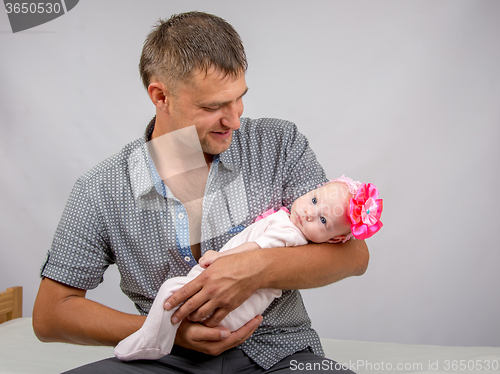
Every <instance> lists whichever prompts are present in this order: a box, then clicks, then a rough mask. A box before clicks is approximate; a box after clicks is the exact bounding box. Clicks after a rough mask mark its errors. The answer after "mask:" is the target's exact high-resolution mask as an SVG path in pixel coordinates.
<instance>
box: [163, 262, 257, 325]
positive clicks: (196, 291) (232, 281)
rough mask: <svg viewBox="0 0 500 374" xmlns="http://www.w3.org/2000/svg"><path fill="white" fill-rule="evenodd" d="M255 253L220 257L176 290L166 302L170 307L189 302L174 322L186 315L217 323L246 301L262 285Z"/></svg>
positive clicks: (178, 311) (181, 308)
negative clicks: (254, 259) (254, 256)
mask: <svg viewBox="0 0 500 374" xmlns="http://www.w3.org/2000/svg"><path fill="white" fill-rule="evenodd" d="M247 257H253V252H245V253H239V254H234V255H228V256H221V257H219V258H218V259H217V261H214V263H213V264H212V265H210V266H209V267H208V268H207V269H206V270H205V271H204V272H202V273H201V274H200V275H199V276H198V277H196V278H195V279H194V280H192V281H191V282H189V283H188V284H186V285H185V286H184V287H182V288H181V289H180V290H179V291H177V292H176V293H174V294H173V295H172V296H170V298H169V299H168V300H167V301H166V302H165V309H166V310H171V309H173V308H175V307H176V306H177V305H179V304H181V303H182V302H184V301H186V300H187V301H186V302H185V303H184V304H183V305H181V306H180V307H179V309H178V310H177V311H176V312H175V313H174V314H173V316H172V323H174V324H175V323H177V322H178V321H181V320H183V319H185V318H188V319H189V320H190V321H191V322H203V324H204V325H206V326H208V327H215V326H217V325H218V324H219V323H220V322H221V321H222V320H223V319H224V318H225V317H226V316H227V315H228V314H229V312H231V311H232V310H234V309H236V308H237V307H239V306H240V305H241V304H243V303H244V302H245V301H246V300H247V299H248V298H249V297H250V296H251V295H252V294H253V293H254V292H255V291H256V290H258V289H259V288H261V287H260V284H259V283H258V282H257V281H256V280H255V276H256V275H257V274H258V272H256V269H257V266H251V265H249V264H252V262H251V260H250V259H248V258H247Z"/></svg>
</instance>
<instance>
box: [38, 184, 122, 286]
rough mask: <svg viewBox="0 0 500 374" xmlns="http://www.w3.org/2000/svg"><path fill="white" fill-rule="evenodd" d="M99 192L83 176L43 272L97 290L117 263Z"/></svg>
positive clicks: (59, 279)
mask: <svg viewBox="0 0 500 374" xmlns="http://www.w3.org/2000/svg"><path fill="white" fill-rule="evenodd" d="M93 198H95V195H94V194H92V193H91V191H89V190H88V189H87V188H86V187H85V179H82V178H81V179H79V180H78V181H77V182H76V184H75V186H74V187H73V190H72V192H71V195H70V197H69V199H68V202H67V204H66V207H65V209H64V212H63V215H62V217H61V220H60V222H59V225H58V227H57V230H56V233H55V235H54V239H53V241H52V246H51V248H50V250H49V251H48V254H47V257H46V259H45V262H44V264H43V265H42V269H41V271H40V275H41V276H42V277H47V278H50V279H53V280H55V281H58V282H61V283H64V284H67V285H69V286H72V287H76V288H80V289H85V290H88V289H93V288H95V287H97V286H98V285H99V283H101V282H102V281H103V274H104V272H105V270H106V269H107V267H108V266H109V265H110V264H112V263H113V262H114V260H113V256H112V254H111V252H110V250H109V246H108V244H107V240H106V235H105V230H104V225H103V224H102V221H101V220H100V219H99V216H98V214H97V212H96V209H95V206H94V204H93Z"/></svg>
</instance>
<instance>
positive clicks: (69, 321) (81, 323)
mask: <svg viewBox="0 0 500 374" xmlns="http://www.w3.org/2000/svg"><path fill="white" fill-rule="evenodd" d="M85 295H86V291H85V290H81V289H78V288H74V287H70V286H67V285H65V284H62V283H59V282H56V281H54V280H52V279H49V278H44V279H42V281H41V283H40V288H39V290H38V295H37V298H36V300H35V307H34V308H33V330H34V331H35V334H36V336H37V337H38V339H40V340H41V341H43V342H65V343H74V344H82V345H108V346H115V345H117V344H118V342H120V341H121V340H122V339H124V338H126V337H127V336H129V335H130V334H132V333H134V332H135V331H137V330H138V329H139V328H140V327H141V326H142V324H143V323H144V321H145V319H146V317H145V316H140V315H132V314H126V313H122V312H119V311H116V310H114V309H111V308H108V307H106V306H104V305H101V304H99V303H96V302H94V301H92V300H89V299H86V298H85ZM261 322H262V317H261V316H257V317H256V318H254V319H252V320H251V321H250V322H248V323H247V324H246V325H245V326H243V327H242V328H241V329H239V330H237V331H235V332H233V333H230V332H229V330H227V329H224V328H222V327H216V328H209V327H206V326H204V325H201V324H199V323H192V322H189V321H187V320H186V321H183V323H182V324H181V326H180V327H179V329H178V330H177V335H176V340H175V344H177V345H180V346H182V347H184V348H189V349H194V350H197V351H200V352H203V353H206V354H212V355H216V354H219V353H221V352H224V351H225V350H227V349H229V348H233V347H235V346H237V345H239V344H241V343H242V342H244V341H245V340H246V339H248V337H250V335H252V334H253V332H254V331H255V330H256V329H257V327H258V326H259V324H260V323H261Z"/></svg>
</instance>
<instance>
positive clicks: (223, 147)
mask: <svg viewBox="0 0 500 374" xmlns="http://www.w3.org/2000/svg"><path fill="white" fill-rule="evenodd" d="M232 140H233V136H232V135H231V136H230V137H229V138H227V139H224V140H222V141H220V140H219V141H217V142H215V141H207V140H206V139H205V140H204V141H203V142H202V143H201V149H202V150H203V152H205V153H206V154H209V155H218V154H220V153H223V152H225V151H227V150H228V149H229V147H230V145H231V141H232Z"/></svg>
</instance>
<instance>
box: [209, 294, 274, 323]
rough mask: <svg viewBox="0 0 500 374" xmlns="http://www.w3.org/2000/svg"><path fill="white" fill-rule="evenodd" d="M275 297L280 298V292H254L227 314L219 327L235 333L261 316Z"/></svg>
mask: <svg viewBox="0 0 500 374" xmlns="http://www.w3.org/2000/svg"><path fill="white" fill-rule="evenodd" d="M277 297H281V290H276V289H274V288H261V289H259V290H257V291H255V292H254V293H253V294H252V296H250V298H249V299H248V300H247V301H245V302H244V303H243V304H241V305H240V306H239V307H238V308H236V309H235V310H233V311H232V312H231V313H229V314H228V315H227V316H226V318H224V319H223V320H222V322H221V323H220V324H219V326H222V327H225V328H227V329H229V331H236V330H238V329H239V328H240V327H242V326H243V325H245V324H246V323H247V322H248V321H250V320H251V319H252V318H254V317H255V316H258V315H260V314H262V313H263V312H264V310H266V309H267V307H268V306H269V305H270V304H271V303H272V302H273V300H274V299H276V298H277Z"/></svg>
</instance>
